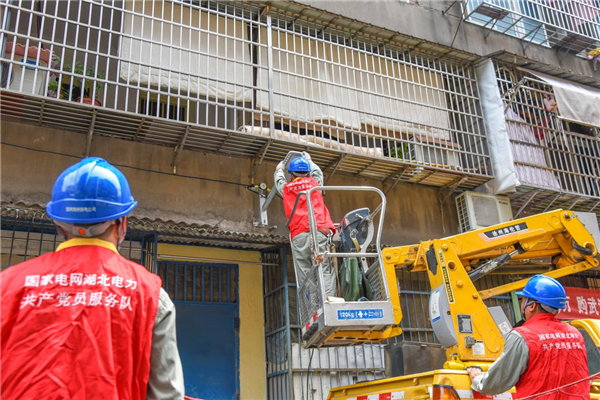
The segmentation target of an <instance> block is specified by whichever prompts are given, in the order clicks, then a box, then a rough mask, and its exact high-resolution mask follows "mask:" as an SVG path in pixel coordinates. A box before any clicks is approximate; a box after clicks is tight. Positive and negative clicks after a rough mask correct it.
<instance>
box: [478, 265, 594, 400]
mask: <svg viewBox="0 0 600 400" xmlns="http://www.w3.org/2000/svg"><path fill="white" fill-rule="evenodd" d="M517 295H519V296H522V300H521V308H522V310H523V318H524V319H525V323H524V324H523V325H521V326H519V327H517V328H515V329H513V330H512V331H511V332H510V333H509V334H508V335H507V337H506V341H505V344H504V352H503V353H502V355H501V356H500V358H498V359H497V360H496V361H495V362H494V363H493V364H492V365H491V367H490V369H489V370H488V372H487V373H483V372H481V370H479V369H476V368H469V369H468V372H469V375H470V376H471V379H472V381H473V383H472V388H473V390H476V391H478V392H480V393H484V394H490V395H492V394H494V395H495V394H500V393H503V392H506V391H507V390H509V389H511V388H512V387H513V386H514V387H515V388H516V389H517V396H518V398H524V397H527V396H531V395H535V394H538V393H542V392H545V391H547V390H552V389H556V388H559V387H561V386H564V385H567V384H570V383H573V382H577V381H579V380H582V382H581V383H578V384H576V385H572V386H569V387H567V388H565V389H562V390H560V391H556V392H554V393H553V394H549V395H546V396H541V397H536V398H535V399H536V400H571V399H578V400H580V399H589V398H590V380H589V379H585V378H587V377H588V376H589V373H588V363H587V352H586V348H585V342H584V339H583V336H582V335H581V333H579V331H578V330H577V329H576V328H575V327H573V326H571V325H568V324H566V323H564V322H561V321H559V320H558V319H557V318H556V314H557V313H558V310H559V309H564V308H566V303H567V294H566V292H565V289H564V288H563V287H562V285H561V284H560V283H559V282H558V281H557V280H556V279H553V278H550V277H548V276H544V275H536V276H534V277H533V278H531V279H530V280H529V281H528V282H527V285H525V288H524V289H523V291H522V292H517Z"/></svg>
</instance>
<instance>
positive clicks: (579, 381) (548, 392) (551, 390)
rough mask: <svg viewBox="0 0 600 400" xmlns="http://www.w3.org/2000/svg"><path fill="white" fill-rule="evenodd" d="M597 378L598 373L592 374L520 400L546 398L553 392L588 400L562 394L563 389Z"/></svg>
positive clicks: (599, 375) (569, 394)
mask: <svg viewBox="0 0 600 400" xmlns="http://www.w3.org/2000/svg"><path fill="white" fill-rule="evenodd" d="M598 377H600V372H598V373H595V374H593V375H590V376H588V377H586V378H583V379H580V380H578V381H575V382H571V383H568V384H566V385H563V386H560V387H557V388H555V389H550V390H546V391H545V392H541V393H536V394H533V395H531V396H527V397H522V398H521V400H531V399H535V398H537V397H541V396H546V395H549V394H552V393H554V392H562V393H563V394H566V395H568V396H573V397H581V398H582V399H589V397H582V396H579V395H576V394H571V393H566V392H563V390H564V389H565V388H568V387H570V386H574V385H577V384H579V383H582V382H585V381H587V380H593V379H596V378H598Z"/></svg>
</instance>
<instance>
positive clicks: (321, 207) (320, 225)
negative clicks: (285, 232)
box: [283, 176, 335, 238]
mask: <svg viewBox="0 0 600 400" xmlns="http://www.w3.org/2000/svg"><path fill="white" fill-rule="evenodd" d="M316 186H319V182H317V180H316V179H314V178H311V177H308V176H307V177H303V178H297V179H295V180H293V181H291V182H289V183H287V184H286V185H285V186H284V188H283V205H284V208H285V215H286V217H287V218H288V219H289V217H290V215H291V213H292V210H293V208H294V204H295V203H296V198H297V197H298V194H299V193H300V192H303V191H308V190H310V189H312V188H313V187H316ZM310 198H311V204H312V207H313V212H314V215H315V222H316V223H317V229H324V230H335V228H334V226H333V222H332V220H331V215H330V214H329V210H328V209H327V207H326V206H325V201H324V200H323V195H322V194H321V192H320V191H314V192H313V193H312V195H311V197H310ZM307 207H308V206H307V202H306V196H302V197H300V199H298V205H297V207H296V210H295V211H294V217H293V218H292V221H290V225H289V228H290V236H291V237H292V238H293V237H294V236H296V235H297V234H299V233H303V232H309V231H310V227H309V221H308V209H307Z"/></svg>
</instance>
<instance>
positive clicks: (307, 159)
mask: <svg viewBox="0 0 600 400" xmlns="http://www.w3.org/2000/svg"><path fill="white" fill-rule="evenodd" d="M300 154H302V158H304V159H305V160H306V161H312V158H310V154H308V153H307V152H305V151H303V152H302V153H300Z"/></svg>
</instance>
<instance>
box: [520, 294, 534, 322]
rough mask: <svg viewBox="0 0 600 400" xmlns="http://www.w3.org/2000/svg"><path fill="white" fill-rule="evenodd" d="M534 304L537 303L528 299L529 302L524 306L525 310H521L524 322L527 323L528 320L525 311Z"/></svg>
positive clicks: (526, 301)
mask: <svg viewBox="0 0 600 400" xmlns="http://www.w3.org/2000/svg"><path fill="white" fill-rule="evenodd" d="M533 303H535V301H532V300H531V299H530V298H529V297H527V300H525V305H524V306H523V309H522V310H521V318H523V321H527V318H526V317H525V309H526V308H527V307H529V306H530V305H531V304H533Z"/></svg>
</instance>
